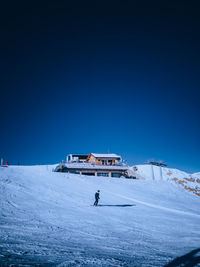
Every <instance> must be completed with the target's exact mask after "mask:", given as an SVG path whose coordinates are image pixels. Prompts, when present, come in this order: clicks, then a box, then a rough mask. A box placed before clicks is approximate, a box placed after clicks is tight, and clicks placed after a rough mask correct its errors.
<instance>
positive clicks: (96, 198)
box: [94, 190, 100, 206]
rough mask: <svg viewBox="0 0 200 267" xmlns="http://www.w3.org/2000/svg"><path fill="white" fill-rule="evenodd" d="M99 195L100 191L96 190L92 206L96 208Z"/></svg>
mask: <svg viewBox="0 0 200 267" xmlns="http://www.w3.org/2000/svg"><path fill="white" fill-rule="evenodd" d="M99 194H100V190H98V191H97V192H96V193H95V202H94V206H97V205H98V202H99V199H100V197H99Z"/></svg>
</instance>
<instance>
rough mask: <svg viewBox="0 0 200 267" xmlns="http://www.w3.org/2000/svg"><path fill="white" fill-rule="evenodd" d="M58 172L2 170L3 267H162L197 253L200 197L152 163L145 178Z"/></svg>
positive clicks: (30, 168)
mask: <svg viewBox="0 0 200 267" xmlns="http://www.w3.org/2000/svg"><path fill="white" fill-rule="evenodd" d="M142 166H143V167H142ZM53 167H54V166H27V167H25V166H9V167H8V168H0V205H1V211H0V262H1V264H2V265H5V266H9V264H10V265H11V264H15V265H20V264H21V265H22V266H23V265H25V266H33V265H34V266H37V265H38V266H106V267H107V266H152V267H153V266H154V267H156V266H164V265H165V264H167V263H169V262H170V261H172V260H173V259H175V258H176V257H180V256H182V255H184V254H186V253H189V252H190V251H192V250H194V249H198V248H199V246H200V227H199V222H200V209H199V204H200V197H199V196H197V195H195V194H193V193H192V192H189V191H187V190H185V188H184V187H182V186H181V185H180V184H177V183H175V182H174V181H173V180H170V179H163V180H160V179H155V180H152V179H151V177H150V173H148V172H149V169H147V167H146V165H140V167H139V168H138V172H140V173H139V174H140V175H143V176H145V177H144V178H145V179H141V180H132V179H123V178H108V177H91V176H80V175H73V174H67V173H55V172H52V169H53ZM176 172H177V173H176V176H178V177H179V178H180V179H181V172H180V171H179V172H178V170H176ZM184 176H185V175H184ZM164 177H165V175H164ZM97 189H99V190H100V191H101V192H100V198H101V199H100V203H99V204H100V206H98V207H94V206H92V204H93V202H94V193H95V192H96V190H97Z"/></svg>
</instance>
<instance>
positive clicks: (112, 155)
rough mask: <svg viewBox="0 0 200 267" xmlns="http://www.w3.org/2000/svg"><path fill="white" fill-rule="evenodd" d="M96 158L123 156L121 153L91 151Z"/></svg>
mask: <svg viewBox="0 0 200 267" xmlns="http://www.w3.org/2000/svg"><path fill="white" fill-rule="evenodd" d="M91 154H92V155H93V156H94V157H95V158H121V157H120V156H119V155H117V154H109V153H106V154H99V153H91Z"/></svg>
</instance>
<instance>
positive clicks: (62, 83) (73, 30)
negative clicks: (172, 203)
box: [0, 1, 200, 172]
mask: <svg viewBox="0 0 200 267" xmlns="http://www.w3.org/2000/svg"><path fill="white" fill-rule="evenodd" d="M67 2H68V1H54V2H53V1H48V3H46V2H45V1H43V2H42V4H41V3H40V4H38V3H37V2H35V1H34V2H32V3H31V2H29V1H27V2H26V3H22V2H21V3H16V2H15V1H13V2H9V4H6V3H5V4H4V6H3V7H2V16H1V19H0V20H1V23H0V25H1V44H0V48H1V60H0V70H1V96H0V104H1V124H0V125H1V131H0V154H1V155H2V156H3V157H4V158H5V159H7V160H8V161H9V162H10V163H11V164H16V163H17V162H18V161H19V162H20V163H21V164H50V163H56V162H58V161H61V160H62V159H64V158H65V156H66V155H67V154H68V153H89V152H108V151H109V152H113V153H119V154H121V155H122V156H123V158H124V159H126V160H127V161H128V163H129V164H131V165H133V164H138V163H144V162H145V161H147V160H148V159H156V160H164V161H166V162H167V163H168V164H169V167H175V168H180V169H183V170H186V171H189V172H197V171H200V164H199V163H200V153H199V151H200V116H199V114H200V106H199V102H200V93H199V88H200V75H199V72H200V52H199V47H200V35H199V28H200V19H199V12H200V8H199V6H198V5H197V2H188V3H187V4H186V3H185V4H183V3H181V2H178V1H177V2H176V1H173V2H169V1H162V2H163V3H160V2H157V3H156V2H154V3H152V2H151V5H150V4H149V3H148V2H149V1H148V2H140V4H139V3H138V2H139V1H137V2H134V1H127V2H124V1H115V2H113V3H112V2H109V4H108V3H106V2H99V1H92V2H84V3H83V2H74V5H71V4H69V3H67Z"/></svg>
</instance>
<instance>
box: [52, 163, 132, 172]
mask: <svg viewBox="0 0 200 267" xmlns="http://www.w3.org/2000/svg"><path fill="white" fill-rule="evenodd" d="M62 166H63V167H67V168H72V169H73V168H78V169H106V170H109V169H111V170H127V169H128V166H127V165H100V164H93V163H84V162H78V163H76V162H72V163H71V162H68V163H63V164H62ZM57 167H60V165H58V166H57Z"/></svg>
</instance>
